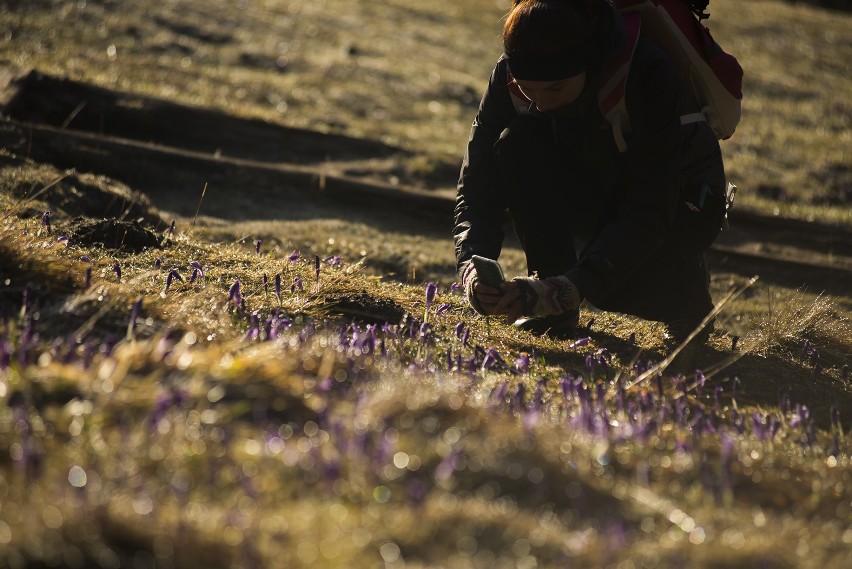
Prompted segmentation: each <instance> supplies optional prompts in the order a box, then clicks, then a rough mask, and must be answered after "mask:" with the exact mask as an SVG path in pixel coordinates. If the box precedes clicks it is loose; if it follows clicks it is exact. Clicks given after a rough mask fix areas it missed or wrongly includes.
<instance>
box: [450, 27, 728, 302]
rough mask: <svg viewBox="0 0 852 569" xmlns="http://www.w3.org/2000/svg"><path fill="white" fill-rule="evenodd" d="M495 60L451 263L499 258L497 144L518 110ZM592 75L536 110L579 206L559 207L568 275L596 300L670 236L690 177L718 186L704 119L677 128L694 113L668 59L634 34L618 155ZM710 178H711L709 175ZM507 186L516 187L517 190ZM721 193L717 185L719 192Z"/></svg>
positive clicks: (473, 140)
mask: <svg viewBox="0 0 852 569" xmlns="http://www.w3.org/2000/svg"><path fill="white" fill-rule="evenodd" d="M506 69H507V62H506V60H505V58H501V59H500V60H499V61H498V62H497V65H496V67H495V68H494V71H493V72H492V75H491V79H490V81H489V84H488V89H487V90H486V92H485V95H484V96H483V98H482V102H481V103H480V107H479V112H478V113H477V115H476V117H475V119H474V121H473V127H472V129H471V134H470V140H469V143H468V146H467V151H466V153H465V157H464V162H463V165H462V169H461V175H460V178H459V183H458V193H457V198H456V207H455V229H454V232H453V234H454V238H455V250H456V261H457V269H458V268H460V267H461V265H462V264H463V263H465V262H466V261H467V260H468V259H469V258H470V257H471V255H473V254H479V255H482V256H485V257H489V258H497V257H498V255H499V253H500V250H501V246H502V241H503V237H504V236H503V232H502V225H503V215H504V212H505V210H506V208H507V203H508V200H507V197H506V195H505V190H501V189H500V187H499V186H500V184H499V183H498V179H497V172H498V171H499V169H498V167H497V164H496V158H495V152H494V147H495V143H497V141H498V139H499V137H500V134H501V132H503V130H504V129H505V128H506V127H507V126H508V125H509V124H510V123H511V122H512V121H514V120H516V118H517V116H518V115H517V112H516V111H515V109H514V106H513V103H512V100H511V97H510V94H509V89H508V84H507V73H506ZM599 81H600V79H599V78H597V77H595V76H590V77H589V79H588V80H587V87H586V89H585V90H584V92H583V94H582V95H581V96H580V99H579V100H578V102H577V103H576V104H574V105H572V108H571V109H570V110H569V113H568V116H564V113H563V114H560V115H559V116H557V115H541V116H540V118H539V120H543V121H550V122H551V124H552V129H551V130H552V132H553V143H554V144H558V145H560V148H562V147H564V148H565V159H566V161H568V162H570V163H571V164H572V168H573V169H572V171H573V172H574V174H573V175H572V179H571V180H566V191H570V192H576V193H577V194H578V196H577V197H578V198H579V199H577V200H576V203H578V204H582V205H581V206H578V207H577V208H576V209H578V211H566V212H565V218H566V228H567V231H566V238H567V239H574V240H575V242H578V243H580V244H581V251H580V255H579V260H578V262H577V264H576V265H575V266H574V267H573V268H571V269H570V270H569V271H568V272H567V273H566V275H567V276H568V278H570V279H571V280H572V281H573V282H574V283H575V284H576V285H577V287H578V288H579V289H580V292H581V293H582V294H583V296H584V297H586V298H589V300H590V301H592V302H593V303H594V301H595V298H596V297H601V296H605V295H606V294H607V293H608V292H609V291H611V290H612V289H613V288H614V287H615V286H616V285H617V284H619V283H621V282H622V281H623V280H624V279H625V278H626V277H628V276H629V275H630V274H631V273H632V272H633V271H635V270H636V269H637V268H638V267H640V266H641V265H642V263H643V262H644V261H645V260H646V259H647V258H648V257H649V256H650V255H651V254H652V253H653V252H654V251H656V250H658V249H659V248H660V247H661V245H663V244H664V242H665V241H666V240H667V239H674V238H677V236H670V228H671V226H672V222H673V220H674V216H675V211H676V209H677V205H678V197H679V194H680V190H681V188H682V187H683V186H684V185H685V184H688V183H692V182H702V183H703V182H706V183H712V185H714V186H716V187H718V186H723V185H724V171H723V169H722V162H721V153H720V150H719V144H718V142H717V140H716V138H715V137H714V135H713V133H712V131H711V130H710V128H709V127H708V126H707V124H706V123H696V124H691V125H687V126H681V124H680V116H681V115H684V114H688V113H692V112H695V111H696V110H697V109H695V108H694V107H695V105H694V103H692V102H691V100H690V99H689V98H688V97H687V96H686V94H685V92H684V91H683V89H682V87H681V85H680V83H679V81H678V79H677V76H676V72H675V69H674V67H673V65H672V63H671V61H670V60H669V58H668V57H667V56H666V55H665V54H664V53H663V52H661V51H660V50H659V49H658V48H657V47H656V46H654V45H653V44H651V43H650V42H648V41H647V40H645V39H644V38H640V40H639V44H638V46H637V48H636V52H635V54H634V58H633V62H632V64H631V67H630V73H629V78H628V82H627V91H626V102H627V109H628V115H629V117H630V122H631V124H632V132H631V133H630V134H629V135H628V137H627V139H628V143H629V148H628V150H627V151H626V152H624V153H619V152H618V151H617V149H616V147H615V142H614V138H613V136H612V131H611V128H610V127H609V125H608V123H607V122H606V119H604V117H603V116H602V114H601V112H600V109H599V107H598V104H597V100H596V94H597V91H598V90H599V88H598V85H599ZM711 178H712V180H711ZM509 191H523V189H522V188H514V189H513V190H512V189H510V190H509ZM720 191H721V190H720Z"/></svg>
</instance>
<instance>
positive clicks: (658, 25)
mask: <svg viewBox="0 0 852 569" xmlns="http://www.w3.org/2000/svg"><path fill="white" fill-rule="evenodd" d="M708 3H709V0H706V1H704V0H614V1H613V4H614V5H615V8H616V9H617V10H618V11H619V12H620V14H621V16H622V19H623V20H624V24H625V28H626V31H627V41H626V44H625V47H624V49H623V50H622V51H621V53H620V54H619V55H618V56H617V57H616V58H615V60H614V61H613V62H612V63H611V64H610V65H609V66H608V67H607V68H606V69H605V70H604V72H603V75H602V79H601V82H600V88H599V90H598V96H597V98H598V106H599V107H600V109H601V113H602V114H603V115H604V117H606V120H607V121H608V122H609V124H610V125H611V126H612V132H613V137H614V138H615V142H616V146H618V149H619V151H621V152H624V151H626V150H627V141H626V140H625V138H624V134H625V133H629V132H630V131H631V129H630V117H629V116H628V114H627V103H626V101H625V93H626V87H627V77H628V74H629V72H630V63H631V61H632V60H633V54H634V53H635V51H636V45H637V43H638V41H639V34H640V30H641V33H642V35H643V36H645V37H647V38H648V39H649V40H650V41H651V42H652V43H654V44H655V45H656V46H657V47H659V48H660V49H662V50H663V51H665V52H666V53H667V54H668V55H669V57H670V58H671V60H672V62H673V63H674V65H675V68H676V69H677V72H678V75H679V76H680V79H681V81H682V84H683V85H684V86H685V87H686V89H687V91H688V93H689V95H690V96H691V97H692V99H693V100H694V101H695V103H696V105H697V106H698V108H699V109H700V111H699V112H697V113H692V114H688V115H684V116H682V117H681V119H680V120H681V124H682V125H687V124H692V123H695V122H699V121H701V122H703V121H706V122H707V123H708V124H709V126H710V128H711V129H712V130H713V133H714V134H715V135H716V138H718V139H720V140H723V139H727V138H730V137H731V135H732V134H733V133H734V130H735V129H736V126H737V124H738V123H739V121H740V115H741V112H742V98H743V93H742V80H743V70H742V67H741V66H740V64H739V62H738V61H737V59H736V58H735V57H734V56H732V55H730V54H728V53H725V52H724V51H723V50H722V48H721V47H719V44H717V43H716V42H715V41H714V40H713V37H712V36H711V35H710V30H708V29H707V28H706V27H705V26H704V25H703V24H701V20H703V19H705V18H708V17H709V15H708V14H706V13H705V12H704V9H706V8H707V4H708ZM509 91H510V94H511V96H512V99H513V103H514V104H515V108H516V109H517V110H518V111H519V112H521V113H524V112H530V109H529V107H530V103H531V101H530V100H529V99H527V97H526V96H525V95H524V94H523V93H522V92H521V91H520V89H519V88H518V87H517V85H516V84H515V83H514V81H513V80H512V76H511V74H509Z"/></svg>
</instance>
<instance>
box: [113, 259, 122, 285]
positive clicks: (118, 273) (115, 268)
mask: <svg viewBox="0 0 852 569" xmlns="http://www.w3.org/2000/svg"><path fill="white" fill-rule="evenodd" d="M112 272H114V273H115V278H117V279H118V282H121V266H119V264H118V262H115V263H113V264H112Z"/></svg>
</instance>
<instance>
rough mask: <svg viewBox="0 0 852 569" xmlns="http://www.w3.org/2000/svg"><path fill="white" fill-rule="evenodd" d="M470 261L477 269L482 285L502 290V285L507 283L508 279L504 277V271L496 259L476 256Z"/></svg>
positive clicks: (477, 275)
mask: <svg viewBox="0 0 852 569" xmlns="http://www.w3.org/2000/svg"><path fill="white" fill-rule="evenodd" d="M470 260H471V262H472V263H473V266H474V268H475V269H476V277H477V279H479V281H480V282H482V284H485V285H488V286H490V287H494V288H500V285H501V284H503V283H504V282H506V277H504V276H503V269H502V268H501V267H500V263H498V262H497V261H495V260H494V259H487V258H485V257H480V256H479V255H474V256H473V257H471V259H470Z"/></svg>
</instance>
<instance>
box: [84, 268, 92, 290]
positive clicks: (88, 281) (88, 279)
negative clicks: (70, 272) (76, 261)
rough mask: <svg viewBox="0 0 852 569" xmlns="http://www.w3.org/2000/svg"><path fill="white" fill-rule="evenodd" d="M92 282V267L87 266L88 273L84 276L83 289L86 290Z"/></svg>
mask: <svg viewBox="0 0 852 569" xmlns="http://www.w3.org/2000/svg"><path fill="white" fill-rule="evenodd" d="M91 284H92V267H91V266H89V267H86V273H85V276H84V277H83V289H84V290H86V289H88V288H89V286H90V285H91Z"/></svg>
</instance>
